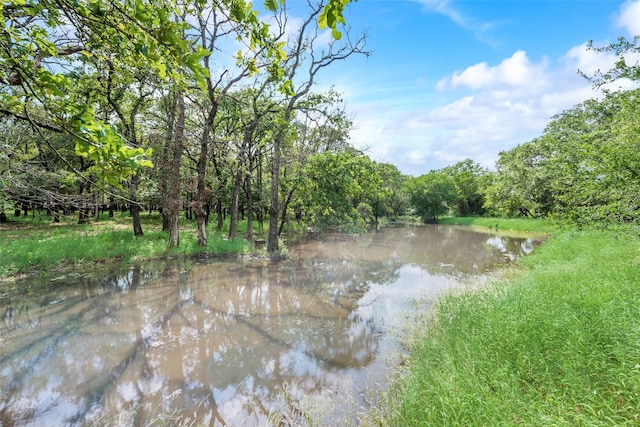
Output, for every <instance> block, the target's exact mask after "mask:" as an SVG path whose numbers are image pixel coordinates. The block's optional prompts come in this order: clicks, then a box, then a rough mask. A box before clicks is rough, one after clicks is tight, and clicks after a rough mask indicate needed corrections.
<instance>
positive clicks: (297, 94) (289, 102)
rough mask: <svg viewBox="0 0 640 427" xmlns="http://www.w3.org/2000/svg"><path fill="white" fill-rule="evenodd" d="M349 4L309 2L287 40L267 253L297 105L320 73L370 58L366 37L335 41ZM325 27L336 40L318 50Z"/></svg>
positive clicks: (273, 243)
mask: <svg viewBox="0 0 640 427" xmlns="http://www.w3.org/2000/svg"><path fill="white" fill-rule="evenodd" d="M348 2H349V1H348V0H331V1H330V2H329V3H327V4H326V5H323V4H322V3H320V4H317V5H313V4H311V3H309V6H310V12H309V16H308V18H307V19H306V20H305V21H304V22H303V23H302V25H301V27H300V30H299V31H298V33H297V34H296V35H295V36H294V38H293V40H291V41H290V47H289V49H288V52H287V59H286V61H285V63H284V65H283V70H284V73H283V80H284V82H285V88H284V89H285V90H284V93H285V95H286V97H285V99H284V100H283V107H282V113H281V116H280V117H279V118H278V119H277V124H278V128H277V129H276V130H275V132H274V136H273V142H272V150H271V190H270V205H269V236H268V240H267V250H268V251H269V253H276V252H277V251H278V231H279V228H278V214H279V212H280V208H281V206H280V194H279V189H280V174H281V166H282V154H283V149H284V145H285V143H286V142H287V139H288V138H289V137H290V136H291V134H292V132H293V131H294V129H292V122H293V120H294V118H295V111H296V109H297V107H298V104H299V102H300V101H302V100H304V98H305V97H306V96H307V94H309V92H310V91H311V88H312V87H313V85H314V83H315V79H316V77H317V75H318V73H319V72H320V71H321V70H323V69H324V68H327V67H329V66H330V65H331V64H333V63H334V62H337V61H342V60H345V59H347V58H349V57H350V56H351V55H354V54H364V55H369V53H368V52H366V51H365V50H364V46H365V41H366V35H363V36H362V37H360V38H358V39H357V40H355V41H352V40H351V39H350V37H349V35H348V33H347V37H346V40H345V41H344V42H343V43H342V44H338V43H337V40H340V39H341V36H342V35H341V33H340V32H338V31H337V30H336V25H337V24H338V23H344V18H343V17H342V11H343V10H344V7H345V6H346V4H347V3H348ZM315 22H319V24H318V26H316V25H314V23H315ZM326 26H328V27H330V28H332V29H333V36H334V38H335V40H334V41H332V42H330V43H329V45H328V47H326V48H319V47H318V46H317V41H318V38H319V36H320V33H319V29H321V28H323V27H326ZM305 55H308V57H305ZM303 67H304V68H303ZM301 70H306V74H304V75H301ZM294 81H299V82H300V83H298V84H297V85H295V86H294Z"/></svg>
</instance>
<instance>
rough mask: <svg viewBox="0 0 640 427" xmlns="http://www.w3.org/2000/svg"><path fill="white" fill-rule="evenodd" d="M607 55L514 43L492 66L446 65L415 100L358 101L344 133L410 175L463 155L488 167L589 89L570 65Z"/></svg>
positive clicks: (589, 64) (601, 60)
mask: <svg viewBox="0 0 640 427" xmlns="http://www.w3.org/2000/svg"><path fill="white" fill-rule="evenodd" d="M611 60H612V58H611V57H608V56H607V55H604V57H603V55H602V54H598V53H596V52H593V51H587V49H586V45H580V46H576V47H574V48H571V49H570V50H569V51H568V52H567V53H566V54H565V55H564V56H563V57H562V58H561V59H560V60H559V61H557V62H554V63H550V62H549V61H548V60H547V59H545V58H543V59H541V60H540V61H537V62H536V61H532V60H530V59H529V58H528V57H527V54H526V52H524V51H517V52H515V53H514V54H513V55H512V56H510V57H508V58H505V59H504V60H502V61H501V62H499V63H498V64H497V65H494V66H491V65H489V64H488V63H485V62H483V63H479V64H475V65H472V66H470V67H468V68H466V69H464V70H463V71H456V72H453V73H452V74H451V75H449V76H447V77H445V78H443V79H441V80H440V81H439V82H438V84H437V85H436V86H437V89H438V92H437V93H439V94H440V97H439V98H433V97H431V98H430V100H429V102H426V103H424V104H422V105H417V104H413V105H411V106H410V108H407V109H404V110H403V111H398V110H392V109H391V107H387V106H386V105H385V103H384V102H378V103H376V104H375V105H372V104H369V106H368V108H367V109H365V108H362V105H361V108H360V109H356V111H355V116H356V123H358V124H359V128H358V129H356V130H355V131H354V132H353V133H352V140H353V141H354V142H355V143H356V144H358V143H360V142H364V141H366V143H364V144H360V145H364V146H367V147H370V150H369V154H370V155H371V157H372V158H373V159H374V160H378V161H384V162H389V163H393V164H395V165H396V166H398V167H399V168H400V170H401V171H403V172H404V173H407V174H411V175H414V176H417V175H421V174H423V173H426V172H428V171H429V170H431V169H440V168H442V167H444V166H447V165H449V164H452V163H455V162H458V161H462V160H464V159H467V158H471V159H473V160H474V161H476V162H478V163H480V164H482V165H483V166H486V167H489V168H493V166H494V165H495V161H496V160H497V159H498V155H499V152H500V151H505V150H509V149H511V148H513V147H514V146H516V145H517V144H520V143H523V142H526V141H529V140H531V139H533V138H535V137H537V136H539V135H541V134H542V132H543V131H544V128H545V127H546V125H547V124H548V122H549V120H550V119H551V117H552V116H553V115H555V114H558V113H560V112H562V111H563V110H566V109H568V108H571V107H572V106H574V105H576V104H578V103H580V102H583V101H585V100H586V99H588V98H590V97H593V96H595V95H596V93H595V92H594V91H593V89H592V86H591V83H590V82H589V81H588V80H587V79H585V78H584V77H582V76H580V75H579V74H578V72H577V70H578V68H580V69H582V70H583V71H585V72H587V71H593V70H597V69H599V68H602V69H608V68H607V67H608V66H609V64H611V63H612V62H611ZM434 89H435V88H434ZM432 90H433V89H432ZM414 96H416V97H418V96H419V93H418V92H414ZM392 111H393V112H392Z"/></svg>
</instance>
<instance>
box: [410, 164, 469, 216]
mask: <svg viewBox="0 0 640 427" xmlns="http://www.w3.org/2000/svg"><path fill="white" fill-rule="evenodd" d="M406 192H407V193H408V194H409V201H410V203H411V206H412V207H413V209H414V210H415V213H416V214H417V215H419V216H420V218H422V220H423V221H424V222H425V223H430V222H436V221H437V220H438V216H441V215H444V214H446V213H448V212H449V211H450V210H451V209H452V208H453V207H454V206H455V204H456V201H457V199H458V194H457V191H456V186H455V182H454V181H453V178H451V177H449V176H448V175H446V174H444V173H442V172H437V171H432V172H429V173H427V174H425V175H421V176H419V177H417V178H412V179H410V180H409V181H408V182H407V185H406Z"/></svg>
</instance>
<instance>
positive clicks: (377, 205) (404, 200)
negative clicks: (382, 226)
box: [371, 163, 409, 221]
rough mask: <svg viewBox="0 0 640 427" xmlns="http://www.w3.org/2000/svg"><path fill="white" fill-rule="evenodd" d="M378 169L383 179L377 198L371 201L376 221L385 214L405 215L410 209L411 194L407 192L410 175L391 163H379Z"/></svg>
mask: <svg viewBox="0 0 640 427" xmlns="http://www.w3.org/2000/svg"><path fill="white" fill-rule="evenodd" d="M376 169H377V171H378V175H379V176H380V180H381V184H380V191H379V192H378V195H377V198H376V199H375V200H372V203H371V207H372V208H373V215H374V216H375V218H376V221H377V219H378V218H379V217H381V216H385V215H386V216H393V217H398V216H401V215H404V214H405V213H406V212H407V210H408V209H409V196H408V194H407V193H406V192H405V186H406V183H407V181H408V179H409V177H408V176H406V175H404V174H402V172H400V170H398V168H397V167H396V166H394V165H392V164H391V163H377V164H376Z"/></svg>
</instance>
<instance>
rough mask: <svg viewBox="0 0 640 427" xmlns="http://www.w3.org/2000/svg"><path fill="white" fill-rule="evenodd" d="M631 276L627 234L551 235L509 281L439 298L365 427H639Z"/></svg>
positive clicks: (638, 325)
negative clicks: (584, 426) (572, 426)
mask: <svg viewBox="0 0 640 427" xmlns="http://www.w3.org/2000/svg"><path fill="white" fill-rule="evenodd" d="M482 220H483V221H484V220H485V219H482ZM465 221H466V223H468V224H474V223H475V224H477V222H474V221H473V220H467V219H465ZM527 221H528V220H527ZM443 222H448V223H455V222H456V220H445V221H443ZM533 224H534V223H531V222H529V225H533ZM506 226H507V225H506V224H504V223H501V225H500V227H506ZM545 227H546V226H545ZM534 230H535V227H534V228H533V230H532V231H534ZM537 231H545V232H549V231H551V230H537ZM639 267H640V239H638V238H637V233H621V232H620V231H619V230H618V231H617V232H613V231H602V230H584V231H556V232H555V235H554V236H553V237H552V238H550V239H548V240H547V241H546V243H545V244H544V245H542V246H540V247H539V248H537V249H536V250H535V251H534V253H533V254H531V255H529V256H527V257H525V258H523V259H521V260H520V261H519V263H518V266H517V267H516V268H515V269H514V271H513V272H511V274H510V275H509V277H508V279H505V280H502V281H499V282H496V283H493V284H492V285H490V286H489V287H487V288H485V289H484V290H482V291H479V292H473V293H471V292H469V293H463V294H457V295H449V296H446V297H444V298H442V299H441V301H440V302H439V304H438V308H437V311H436V314H435V316H431V317H430V318H429V320H425V321H424V323H422V324H420V325H419V327H417V328H416V330H417V331H419V332H415V333H414V335H413V336H412V339H411V344H410V359H409V361H408V362H407V364H406V366H404V367H403V368H402V369H403V375H402V376H400V377H399V378H398V379H397V380H396V382H395V383H394V385H393V386H392V387H391V388H390V390H389V391H388V392H387V393H386V394H385V395H384V396H382V397H381V401H382V402H383V403H382V404H381V405H378V408H380V409H376V408H374V409H373V410H372V412H371V413H370V414H369V416H370V421H371V424H373V425H407V426H410V425H638V424H639V423H640V403H639V402H640V308H639V306H638V303H637V302H638V301H640V286H639V285H640V280H639V279H638V275H637V273H638V271H640V270H639Z"/></svg>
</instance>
